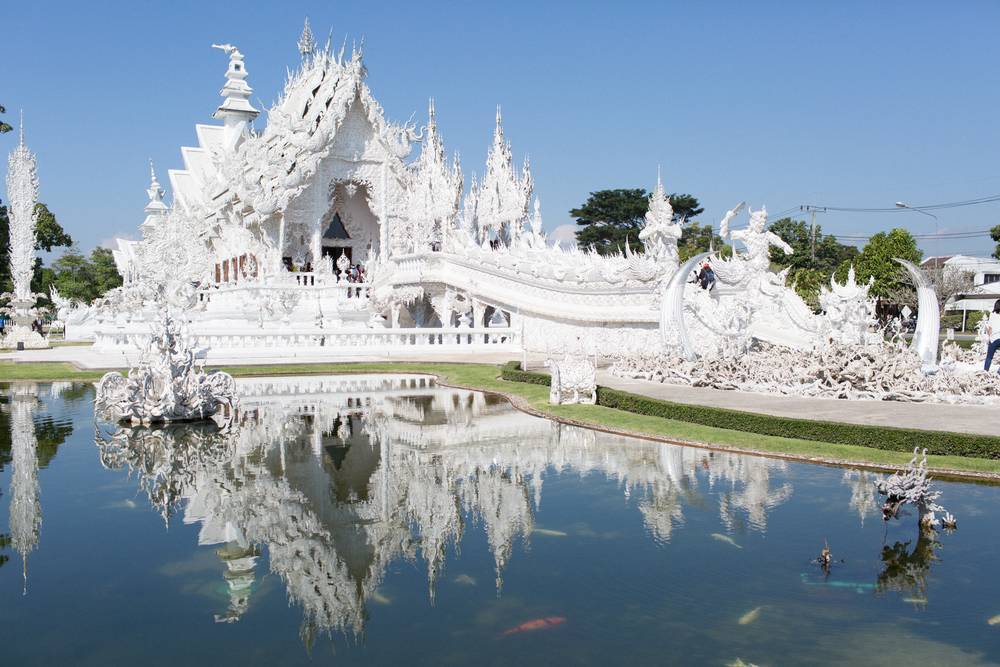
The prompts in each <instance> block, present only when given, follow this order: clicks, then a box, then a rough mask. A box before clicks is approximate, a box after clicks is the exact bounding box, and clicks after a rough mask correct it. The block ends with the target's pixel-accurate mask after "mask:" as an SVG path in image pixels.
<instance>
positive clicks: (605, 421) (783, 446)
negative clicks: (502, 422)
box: [0, 362, 1000, 475]
mask: <svg viewBox="0 0 1000 667" xmlns="http://www.w3.org/2000/svg"><path fill="white" fill-rule="evenodd" d="M222 370H225V371H227V372H228V373H231V374H232V375H233V376H235V377H250V376H266V375H302V374H311V375H325V374H341V373H391V372H403V373H429V374H433V375H437V376H439V377H440V378H441V380H442V381H443V382H445V383H447V384H454V385H460V386H463V387H469V388H473V389H481V390H485V391H494V392H500V393H504V394H507V395H510V396H512V397H514V398H515V399H516V400H518V401H519V402H520V403H521V404H522V405H523V406H524V407H526V408H529V409H531V410H533V411H535V412H537V413H540V414H544V415H548V416H552V417H557V418H560V419H564V420H569V421H572V422H577V423H580V424H582V425H589V426H594V427H596V428H603V429H611V430H617V431H625V432H629V433H633V434H636V435H646V436H652V437H657V438H663V439H668V440H674V441H679V442H690V443H710V444H712V445H717V446H720V447H727V448H736V449H749V450H754V451H758V452H767V453H772V454H780V455H787V456H792V457H797V458H804V459H810V458H822V459H827V460H837V461H842V462H852V463H868V464H874V465H902V464H905V463H906V462H907V461H908V460H909V458H910V454H907V453H904V452H892V451H884V450H880V449H873V448H869V447H859V446H853V445H841V444H830V443H824V442H816V441H812V440H798V439H793V438H781V437H775V436H768V435H760V434H756V433H745V432H742V431H734V430H729V429H721V428H715V427H712V426H702V425H700V424H691V423H687V422H681V421H676V420H672V419H664V418H661V417H649V416H645V415H638V414H633V413H630V412H624V411H621V410H615V409H611V408H606V407H602V406H597V405H559V406H553V405H549V403H548V395H549V389H548V387H545V386H541V385H533V384H527V383H522V382H507V381H504V380H501V379H500V378H499V375H500V369H499V367H497V366H492V365H487V364H455V363H402V362H384V363H341V364H335V363H331V364H290V365H273V366H238V367H225V368H222ZM103 374H104V371H81V370H77V369H76V368H74V367H73V366H71V365H70V364H65V363H48V362H46V363H31V364H15V363H11V362H0V381H10V380H36V381H52V380H79V381H95V380H98V379H100V377H101V376H102V375H103ZM928 463H929V464H930V465H931V466H933V467H935V468H942V469H948V470H952V471H955V472H957V473H960V472H964V471H968V472H979V473H991V474H994V475H1000V460H989V459H977V458H970V457H959V456H930V457H928Z"/></svg>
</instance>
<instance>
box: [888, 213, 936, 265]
mask: <svg viewBox="0 0 1000 667" xmlns="http://www.w3.org/2000/svg"><path fill="white" fill-rule="evenodd" d="M896 208H905V209H907V210H908V211H914V212H916V213H923V214H924V215H929V216H930V217H932V218H934V240H935V241H936V240H938V238H937V236H938V217H937V216H936V215H934V214H933V213H928V212H927V211H925V210H923V209H919V208H913V207H912V206H910V205H909V204H906V203H904V202H901V201H898V202H896ZM938 250H940V248H938ZM940 262H941V258H940V256H936V257H935V258H934V269H935V270H937V268H938V265H939V264H940Z"/></svg>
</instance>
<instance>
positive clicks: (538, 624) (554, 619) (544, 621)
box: [500, 616, 566, 637]
mask: <svg viewBox="0 0 1000 667" xmlns="http://www.w3.org/2000/svg"><path fill="white" fill-rule="evenodd" d="M565 622H566V618H565V617H563V616H546V617H545V618H536V619H534V620H531V621H525V622H524V623H522V624H521V625H517V626H515V627H513V628H509V629H507V630H504V631H503V634H501V635H500V636H501V637H508V636H510V635H516V634H517V633H519V632H531V631H533V630H548V629H549V628H554V627H556V626H557V625H562V624H563V623H565Z"/></svg>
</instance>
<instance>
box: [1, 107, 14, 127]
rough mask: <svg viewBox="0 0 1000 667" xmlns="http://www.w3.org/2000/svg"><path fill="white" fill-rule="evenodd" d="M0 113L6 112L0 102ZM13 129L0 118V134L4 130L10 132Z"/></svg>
mask: <svg viewBox="0 0 1000 667" xmlns="http://www.w3.org/2000/svg"><path fill="white" fill-rule="evenodd" d="M0 113H7V110H6V109H5V108H4V106H3V105H2V104H0ZM13 129H14V128H13V127H11V126H10V125H9V124H8V123H5V122H3V121H2V120H0V134H3V133H4V132H10V131H11V130H13Z"/></svg>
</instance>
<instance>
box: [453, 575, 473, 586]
mask: <svg viewBox="0 0 1000 667" xmlns="http://www.w3.org/2000/svg"><path fill="white" fill-rule="evenodd" d="M455 583H456V584H461V585H463V586H475V585H476V580H475V579H474V578H473V577H470V576H469V575H467V574H460V575H458V576H457V577H455Z"/></svg>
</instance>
